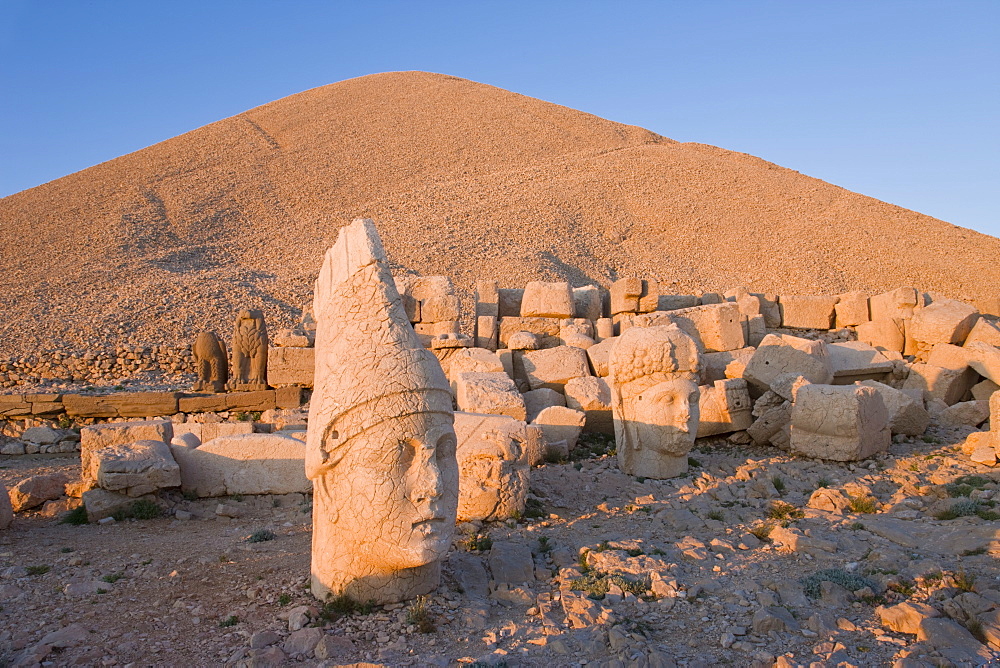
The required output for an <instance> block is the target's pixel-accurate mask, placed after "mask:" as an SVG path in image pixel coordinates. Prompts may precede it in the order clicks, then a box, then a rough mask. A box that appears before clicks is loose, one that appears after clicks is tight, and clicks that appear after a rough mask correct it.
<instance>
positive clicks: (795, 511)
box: [767, 501, 805, 520]
mask: <svg viewBox="0 0 1000 668" xmlns="http://www.w3.org/2000/svg"><path fill="white" fill-rule="evenodd" d="M767 517H768V519H772V520H797V519H801V518H803V517H805V512H803V511H802V510H801V509H799V508H796V507H795V506H793V505H792V504H790V503H785V502H784V501H774V502H772V503H771V507H770V508H768V509H767Z"/></svg>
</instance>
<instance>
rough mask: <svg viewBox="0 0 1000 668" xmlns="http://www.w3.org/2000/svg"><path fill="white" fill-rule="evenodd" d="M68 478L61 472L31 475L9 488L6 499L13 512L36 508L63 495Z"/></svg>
mask: <svg viewBox="0 0 1000 668" xmlns="http://www.w3.org/2000/svg"><path fill="white" fill-rule="evenodd" d="M67 482H69V479H68V478H67V477H66V476H65V475H63V474H62V473H50V474H47V475H33V476H31V477H30V478H25V479H24V480H22V481H21V482H19V483H17V484H16V485H14V486H13V487H11V488H10V491H9V492H8V493H7V494H8V500H9V501H10V505H11V506H12V507H13V509H14V512H16V513H19V512H21V511H22V510H30V509H31V508H37V507H38V506H40V505H42V504H43V503H45V502H46V501H51V500H53V499H58V498H59V497H60V496H62V495H63V493H64V491H65V488H66V483H67Z"/></svg>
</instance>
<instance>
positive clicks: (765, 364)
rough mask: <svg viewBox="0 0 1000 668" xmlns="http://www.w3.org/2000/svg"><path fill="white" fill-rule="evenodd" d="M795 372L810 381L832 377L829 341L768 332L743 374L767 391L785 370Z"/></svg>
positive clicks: (826, 380) (821, 380) (816, 381)
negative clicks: (828, 349) (827, 344)
mask: <svg viewBox="0 0 1000 668" xmlns="http://www.w3.org/2000/svg"><path fill="white" fill-rule="evenodd" d="M787 373H794V374H797V375H800V376H802V377H804V378H805V379H806V380H808V381H809V382H810V383H820V384H826V383H830V382H832V381H833V365H832V363H831V360H830V354H829V352H828V351H827V348H826V344H825V343H823V342H822V341H813V340H810V339H803V338H799V337H797V336H789V335H787V334H785V335H782V334H768V335H767V336H766V337H764V340H763V341H762V342H761V344H760V347H758V348H757V350H756V351H755V352H754V354H753V357H751V358H750V361H749V362H748V363H747V365H746V369H745V370H744V372H743V377H744V378H746V380H747V382H749V383H750V384H751V385H753V386H755V387H757V388H758V389H759V390H761V391H764V390H767V389H769V387H770V385H771V383H772V382H773V381H774V380H775V379H776V378H777V377H778V376H781V375H783V374H787Z"/></svg>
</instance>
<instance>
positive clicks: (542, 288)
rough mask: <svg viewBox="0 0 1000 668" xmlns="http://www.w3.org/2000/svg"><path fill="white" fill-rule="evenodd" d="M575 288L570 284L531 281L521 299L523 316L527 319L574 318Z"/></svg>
mask: <svg viewBox="0 0 1000 668" xmlns="http://www.w3.org/2000/svg"><path fill="white" fill-rule="evenodd" d="M573 311H574V300H573V288H572V287H570V284H569V283H566V282H556V283H546V282H543V281H529V282H528V284H527V285H525V286H524V296H523V297H522V298H521V316H522V317H525V318H572V317H573Z"/></svg>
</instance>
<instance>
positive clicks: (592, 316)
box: [573, 285, 604, 322]
mask: <svg viewBox="0 0 1000 668" xmlns="http://www.w3.org/2000/svg"><path fill="white" fill-rule="evenodd" d="M603 314H604V309H603V306H602V303H601V289H600V288H599V287H597V286H596V285H584V286H583V287H579V288H573V317H574V318H584V319H586V320H590V321H591V322H596V321H598V320H600V319H601V316H602V315H603Z"/></svg>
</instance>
